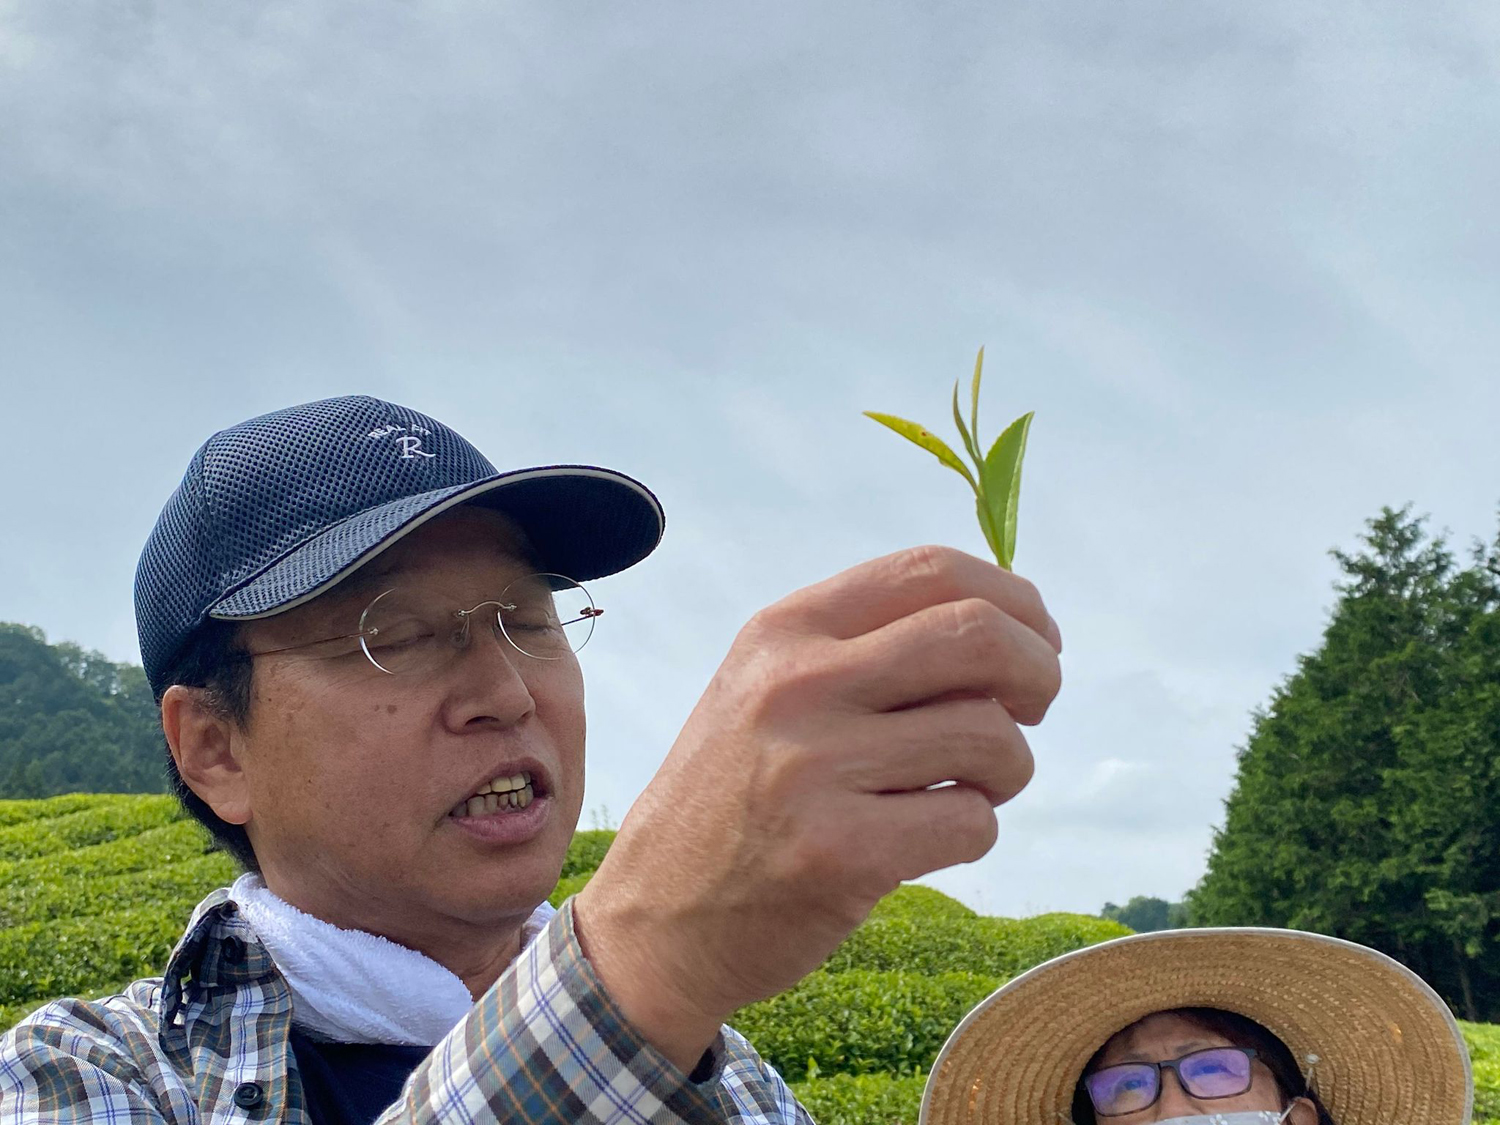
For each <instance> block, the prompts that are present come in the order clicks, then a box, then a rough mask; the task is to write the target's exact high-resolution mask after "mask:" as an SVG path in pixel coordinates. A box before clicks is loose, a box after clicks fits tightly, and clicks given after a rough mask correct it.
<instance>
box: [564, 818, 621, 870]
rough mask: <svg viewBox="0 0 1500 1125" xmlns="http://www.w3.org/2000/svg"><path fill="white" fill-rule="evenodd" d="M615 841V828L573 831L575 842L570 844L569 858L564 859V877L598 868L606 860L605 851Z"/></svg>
mask: <svg viewBox="0 0 1500 1125" xmlns="http://www.w3.org/2000/svg"><path fill="white" fill-rule="evenodd" d="M614 842H615V833H614V830H613V829H608V828H601V829H595V830H594V831H592V832H575V833H573V842H572V843H571V844H569V845H568V855H567V858H565V859H564V860H563V867H562V877H563V878H564V879H570V878H572V877H573V876H575V875H586V874H589V873H591V872H593V871H595V870H597V869H598V867H599V865H600V864H601V863H603V862H604V853H605V852H607V851H609V846H610V845H611V844H613V843H614Z"/></svg>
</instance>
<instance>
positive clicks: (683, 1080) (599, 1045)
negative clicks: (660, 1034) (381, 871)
mask: <svg viewBox="0 0 1500 1125" xmlns="http://www.w3.org/2000/svg"><path fill="white" fill-rule="evenodd" d="M710 1052H711V1056H712V1059H711V1065H709V1066H705V1067H703V1068H701V1069H702V1070H703V1071H706V1072H708V1076H707V1077H706V1078H705V1079H704V1081H702V1082H694V1081H692V1080H691V1079H690V1078H689V1077H688V1076H687V1075H685V1074H683V1073H682V1071H680V1070H678V1069H677V1067H676V1066H674V1065H673V1064H672V1063H671V1062H670V1061H669V1060H668V1059H667V1058H666V1057H665V1056H664V1055H662V1054H661V1053H660V1052H659V1051H657V1050H656V1049H655V1048H654V1047H652V1046H651V1045H650V1044H649V1043H648V1042H646V1041H645V1040H644V1039H643V1038H642V1037H641V1036H640V1035H639V1034H637V1033H636V1031H635V1030H634V1028H632V1027H631V1026H630V1024H629V1023H628V1022H627V1021H626V1020H625V1017H624V1015H623V1014H622V1013H621V1012H620V1010H619V1008H618V1007H617V1006H616V1005H615V1002H614V1001H613V999H611V997H610V996H609V994H608V992H606V991H605V989H604V986H603V983H602V982H601V981H600V980H599V978H598V976H597V975H596V974H595V973H594V970H593V966H592V965H590V964H589V962H588V960H587V958H585V957H584V955H583V950H582V948H581V947H580V946H579V944H578V938H577V935H576V934H575V932H574V929H573V910H572V902H571V901H570V902H567V903H565V904H564V905H563V908H562V909H561V910H559V911H558V912H557V915H556V917H554V918H553V919H552V920H551V921H550V922H549V923H548V924H547V926H546V928H545V929H543V930H542V932H541V933H540V934H539V935H538V936H537V938H536V940H535V941H533V942H532V943H531V944H530V945H528V946H527V947H526V948H525V949H524V950H522V952H521V955H520V956H519V957H518V958H517V959H516V961H515V963H514V964H513V965H512V966H511V967H510V968H509V969H507V970H506V972H505V973H504V975H502V976H501V978H500V980H499V981H497V982H496V984H495V986H494V987H493V988H491V989H490V990H489V991H488V992H486V993H485V994H484V996H483V997H481V998H480V1000H479V1002H478V1003H477V1004H475V1005H474V1008H473V1010H472V1011H471V1012H470V1013H469V1015H468V1016H467V1017H466V1018H465V1019H464V1021H463V1022H462V1023H460V1024H459V1025H458V1026H457V1027H456V1028H454V1029H453V1031H452V1032H450V1033H449V1035H448V1037H447V1038H446V1039H444V1040H443V1041H442V1042H441V1043H440V1044H438V1046H437V1047H436V1048H434V1049H433V1052H432V1054H431V1055H430V1056H428V1058H427V1059H426V1061H425V1062H423V1063H422V1065H421V1066H419V1067H418V1068H417V1070H416V1072H415V1073H414V1074H413V1075H412V1077H411V1079H410V1080H409V1081H408V1082H407V1084H406V1087H405V1088H404V1089H403V1090H402V1094H401V1098H400V1099H399V1100H398V1101H397V1102H396V1104H395V1105H393V1106H391V1107H390V1109H388V1110H387V1111H386V1112H385V1113H384V1114H383V1115H382V1116H381V1118H380V1123H379V1125H398V1123H411V1125H427V1123H429V1122H442V1123H444V1125H450V1123H467V1122H475V1123H485V1125H488V1123H490V1122H494V1121H503V1122H507V1123H511V1122H514V1123H517V1125H542V1123H543V1122H545V1123H548V1125H555V1123H559V1122H569V1123H577V1125H647V1123H650V1125H677V1123H688V1122H690V1123H705V1125H706V1123H709V1122H714V1123H723V1122H730V1123H731V1125H810V1122H811V1119H810V1118H809V1117H808V1116H807V1113H806V1111H805V1110H803V1109H802V1107H801V1106H800V1105H798V1104H797V1100H796V1099H795V1098H794V1097H793V1096H792V1094H791V1092H790V1091H789V1090H788V1089H787V1087H786V1084H785V1083H784V1082H782V1080H781V1078H780V1076H779V1075H777V1074H776V1072H775V1070H774V1069H772V1068H771V1067H770V1066H769V1065H768V1064H767V1063H765V1061H764V1060H762V1059H761V1058H760V1056H759V1055H758V1054H756V1053H755V1051H754V1049H753V1048H752V1047H751V1046H750V1045H749V1043H747V1042H746V1041H745V1040H744V1039H743V1038H742V1037H741V1036H739V1035H738V1034H736V1033H735V1032H733V1031H730V1030H729V1029H728V1028H725V1029H723V1030H721V1032H720V1033H719V1036H718V1037H717V1039H716V1040H715V1042H714V1045H713V1047H712V1048H711V1049H710Z"/></svg>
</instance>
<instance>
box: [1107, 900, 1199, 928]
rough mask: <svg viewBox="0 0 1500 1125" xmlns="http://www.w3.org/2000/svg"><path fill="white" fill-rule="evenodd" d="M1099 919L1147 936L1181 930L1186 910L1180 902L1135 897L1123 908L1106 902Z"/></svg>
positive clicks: (1184, 922) (1184, 923)
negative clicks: (1159, 931) (1158, 932)
mask: <svg viewBox="0 0 1500 1125" xmlns="http://www.w3.org/2000/svg"><path fill="white" fill-rule="evenodd" d="M1099 917H1101V918H1107V919H1109V920H1110V921H1111V922H1119V923H1120V924H1121V925H1122V926H1129V927H1130V928H1131V929H1132V930H1134V931H1135V932H1136V933H1138V934H1149V933H1154V932H1155V931H1157V930H1176V929H1181V928H1182V927H1183V926H1185V925H1187V908H1186V907H1185V906H1184V905H1183V904H1182V903H1180V902H1168V901H1167V900H1166V899H1164V898H1147V897H1146V896H1145V895H1136V896H1135V897H1134V898H1132V899H1131V900H1130V901H1129V902H1127V903H1126V904H1125V905H1124V906H1116V905H1115V904H1114V903H1112V902H1106V903H1105V904H1104V909H1103V910H1101V911H1099Z"/></svg>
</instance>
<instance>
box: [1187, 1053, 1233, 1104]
mask: <svg viewBox="0 0 1500 1125" xmlns="http://www.w3.org/2000/svg"><path fill="white" fill-rule="evenodd" d="M1177 1073H1178V1074H1179V1075H1180V1076H1181V1077H1182V1084H1183V1086H1185V1087H1186V1088H1187V1092H1188V1093H1190V1094H1192V1095H1193V1097H1195V1098H1231V1097H1233V1096H1234V1095H1235V1094H1243V1093H1244V1092H1245V1091H1246V1090H1248V1089H1250V1056H1249V1055H1247V1054H1245V1052H1244V1051H1241V1050H1238V1049H1237V1048H1234V1047H1212V1048H1210V1049H1209V1050H1207V1051H1194V1052H1193V1053H1192V1054H1191V1055H1184V1056H1183V1057H1182V1058H1181V1059H1179V1060H1178V1062H1177Z"/></svg>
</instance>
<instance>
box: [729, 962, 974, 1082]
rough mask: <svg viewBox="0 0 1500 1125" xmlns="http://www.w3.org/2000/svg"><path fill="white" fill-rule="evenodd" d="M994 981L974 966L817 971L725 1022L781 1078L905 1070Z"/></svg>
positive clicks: (920, 1064)
mask: <svg viewBox="0 0 1500 1125" xmlns="http://www.w3.org/2000/svg"><path fill="white" fill-rule="evenodd" d="M999 985H1000V981H999V980H998V979H997V978H995V977H992V976H984V975H982V974H980V973H964V972H950V973H940V974H937V975H933V976H924V975H920V974H917V973H902V972H867V971H853V972H844V973H830V972H827V971H825V970H819V971H818V972H815V973H813V974H811V975H810V976H808V977H807V978H805V979H804V980H803V981H802V983H800V984H799V985H797V986H796V987H795V988H793V989H791V990H790V991H789V992H784V993H782V994H781V995H780V996H774V997H772V998H771V999H769V1000H763V1001H761V1002H760V1003H758V1004H752V1005H750V1006H749V1007H748V1008H744V1009H742V1010H741V1011H739V1012H738V1013H736V1014H735V1016H734V1017H733V1018H732V1019H731V1020H730V1026H732V1027H733V1028H734V1029H735V1030H736V1031H738V1032H739V1033H740V1034H741V1035H743V1036H745V1038H747V1039H748V1040H750V1042H751V1043H753V1044H755V1048H756V1050H758V1051H759V1052H760V1053H761V1055H762V1057H764V1058H766V1059H768V1060H769V1061H770V1062H771V1064H772V1065H773V1066H775V1067H776V1069H777V1070H778V1071H780V1072H781V1074H782V1076H783V1077H785V1078H786V1079H787V1080H788V1081H796V1080H798V1079H802V1078H805V1077H807V1076H809V1075H813V1076H816V1075H817V1074H819V1073H829V1072H831V1073H841V1074H869V1073H873V1072H884V1073H888V1074H913V1073H916V1072H917V1071H921V1070H926V1069H927V1068H928V1067H930V1066H931V1065H932V1060H933V1059H934V1058H936V1057H937V1053H938V1051H939V1049H941V1047H942V1045H943V1043H944V1041H945V1040H946V1039H947V1038H948V1034H949V1032H951V1031H952V1030H953V1029H954V1027H955V1026H957V1024H958V1021H959V1020H960V1019H962V1018H963V1015H964V1013H965V1012H967V1011H968V1010H969V1009H970V1008H972V1007H973V1006H974V1005H975V1004H976V1003H978V1002H979V1001H980V1000H982V999H983V998H984V997H986V996H988V995H989V994H990V993H991V992H993V991H994V990H995V989H996V988H997V987H999Z"/></svg>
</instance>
